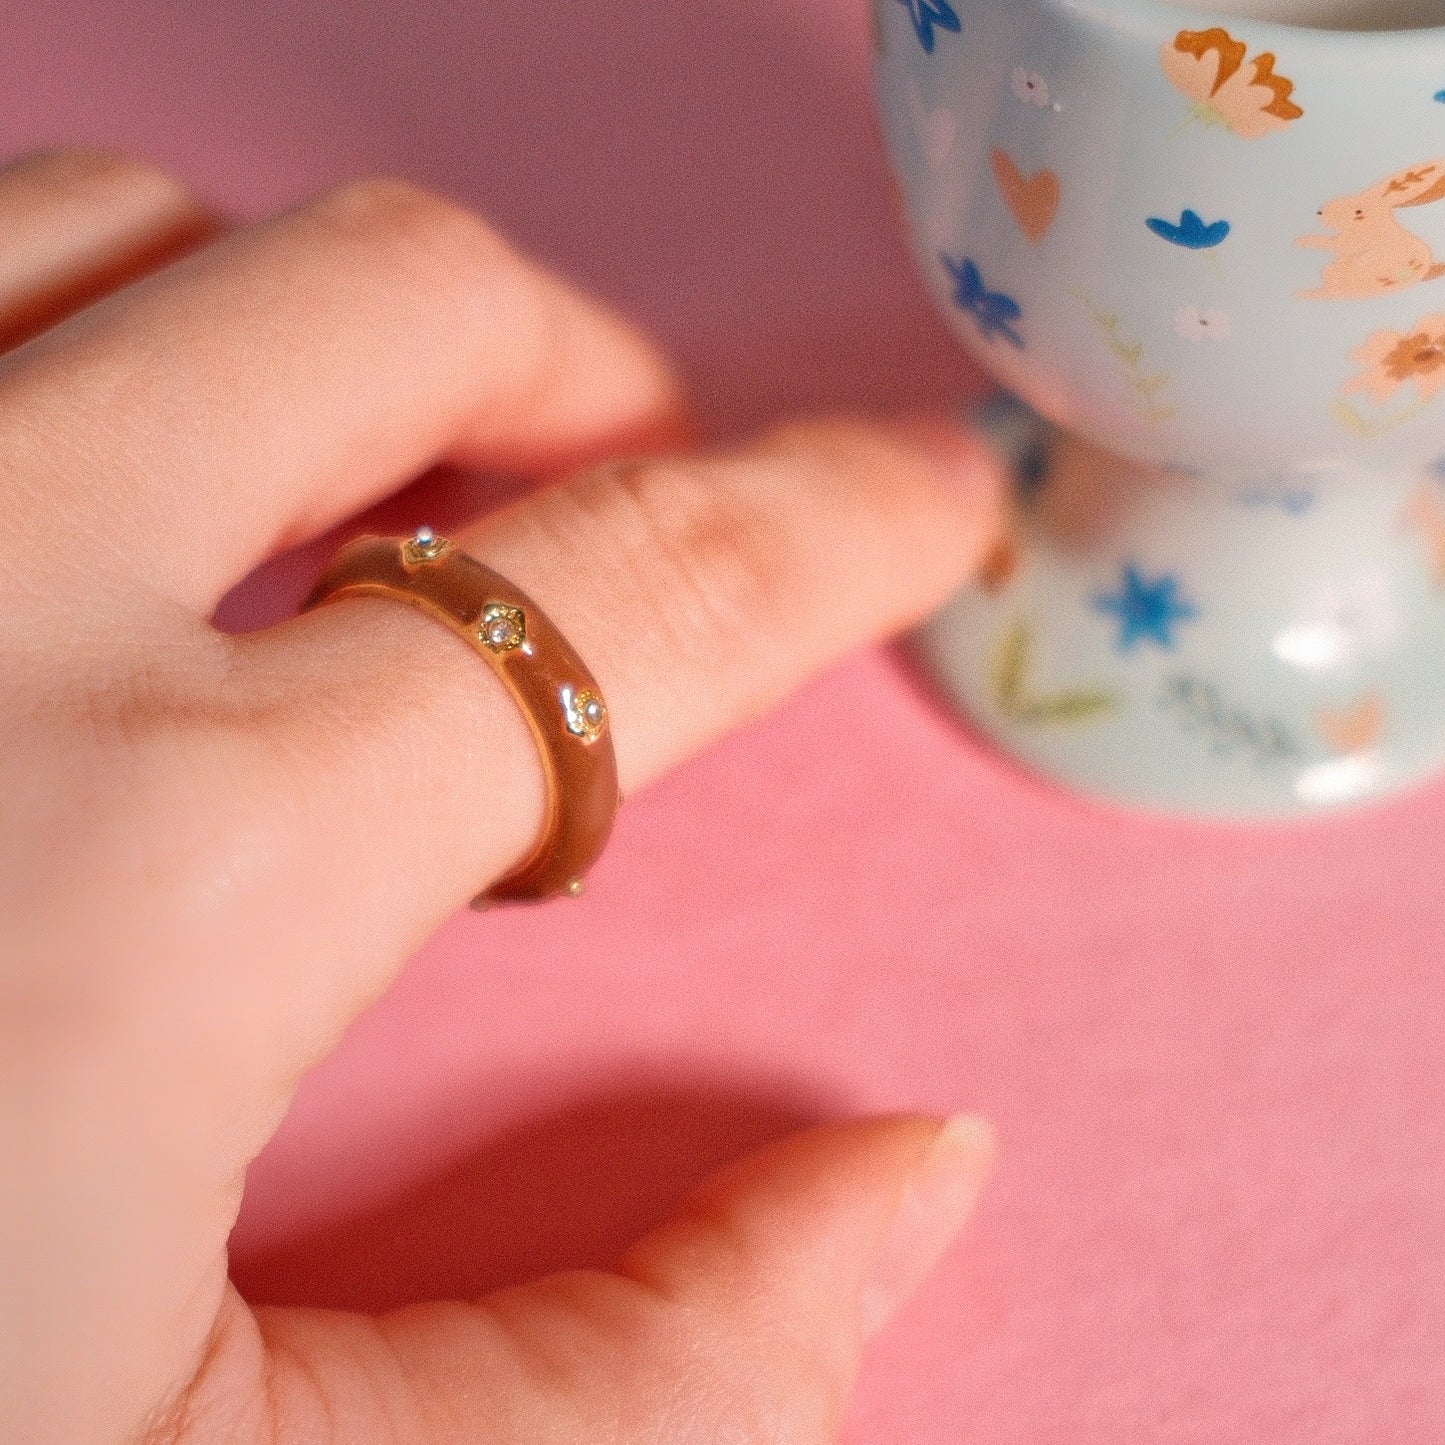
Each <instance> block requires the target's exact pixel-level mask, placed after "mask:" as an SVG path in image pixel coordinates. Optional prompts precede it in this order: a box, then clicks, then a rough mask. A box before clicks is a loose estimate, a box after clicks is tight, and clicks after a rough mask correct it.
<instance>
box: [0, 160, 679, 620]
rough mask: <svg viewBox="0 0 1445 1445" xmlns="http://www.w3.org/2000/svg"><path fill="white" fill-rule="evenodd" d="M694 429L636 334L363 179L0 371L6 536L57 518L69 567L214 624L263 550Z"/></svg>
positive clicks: (486, 235)
mask: <svg viewBox="0 0 1445 1445" xmlns="http://www.w3.org/2000/svg"><path fill="white" fill-rule="evenodd" d="M686 434H687V426H686V421H685V416H684V408H683V404H682V400H681V392H680V388H679V385H678V383H677V381H676V379H675V378H674V377H673V375H672V373H671V371H670V370H669V368H668V366H667V364H666V363H665V362H664V360H663V359H662V358H661V356H660V355H659V353H658V352H657V350H656V348H655V347H654V346H653V345H652V344H651V343H650V342H649V341H648V340H647V339H646V338H644V337H643V336H642V335H641V334H640V333H639V332H638V331H637V330H636V329H635V328H633V327H632V326H630V325H629V324H627V323H626V322H624V321H622V320H621V319H619V318H618V317H616V316H615V315H613V314H612V313H611V312H610V311H609V310H607V309H606V308H605V307H603V306H601V305H600V304H598V303H595V302H592V301H589V300H586V299H584V298H582V297H581V296H580V295H578V294H577V293H576V292H574V291H573V290H572V289H571V288H570V287H568V286H566V285H565V284H564V283H563V282H561V281H560V280H558V279H557V278H555V277H553V276H552V275H550V274H549V273H547V272H546V271H545V270H543V269H542V268H540V267H538V266H536V265H535V264H533V263H531V262H529V261H527V260H525V259H523V258H522V257H520V256H518V255H517V254H516V253H515V252H514V251H513V250H512V249H511V248H510V247H509V246H507V245H506V243H505V242H504V241H502V240H501V239H500V237H498V236H497V235H496V234H495V233H494V232H493V231H492V230H491V229H490V228H488V227H487V226H486V225H485V224H484V223H483V222H481V221H480V220H479V219H477V218H476V217H474V216H472V215H470V214H469V213H468V212H466V211H464V210H462V209H461V208H459V207H457V206H453V205H451V204H450V203H448V202H446V201H443V200H441V199H440V198H438V197H435V196H432V195H430V194H428V193H426V192H424V191H422V190H419V189H418V188H416V187H413V186H410V185H406V184H404V183H401V182H391V181H386V182H383V181H369V182H364V183H355V184H352V185H349V186H346V187H344V188H342V189H341V190H338V191H336V192H333V193H332V194H330V195H329V196H326V197H323V198H321V199H320V200H318V201H314V202H312V203H310V204H308V205H305V206H303V207H301V208H300V209H299V210H296V211H294V212H292V213H290V214H288V215H286V216H283V217H280V218H279V219H277V220H275V221H272V222H269V223H266V224H264V225H260V226H257V227H255V228H253V229H251V230H249V231H246V232H240V233H236V234H233V235H231V236H229V237H227V238H225V239H223V240H222V241H219V242H218V243H216V244H215V245H213V246H210V247H207V248H206V249H205V250H204V251H203V252H201V253H198V254H197V255H194V256H192V257H190V258H188V259H187V260H186V261H184V262H182V263H180V264H178V265H175V266H171V267H168V268H167V269H166V270H165V271H163V272H162V273H160V274H158V275H156V276H153V277H151V278H150V279H149V280H148V281H146V282H145V283H143V284H142V285H139V286H136V287H132V288H129V289H128V290H127V291H126V292H125V293H124V294H123V295H121V296H117V297H114V298H112V299H111V301H109V302H108V303H105V304H103V305H100V306H96V307H92V308H90V309H88V310H87V311H86V312H85V313H84V314H83V315H81V316H78V317H76V318H74V319H73V320H72V321H71V322H70V324H68V325H67V326H65V327H63V328H61V329H58V330H56V331H53V332H52V333H51V334H50V335H49V336H48V337H46V338H45V339H44V340H43V341H41V342H39V343H37V345H36V346H33V347H31V348H30V349H29V350H28V351H27V353H26V355H25V357H24V359H23V364H16V365H11V366H8V367H4V368H0V454H3V455H5V456H6V457H7V458H8V459H9V461H10V468H9V472H8V474H7V480H6V484H5V487H4V489H3V490H0V539H3V538H4V537H5V536H7V535H10V536H11V537H14V538H18V537H23V536H26V535H29V534H30V533H31V532H32V531H33V527H34V519H35V517H36V516H37V515H45V516H47V517H50V518H52V519H57V520H56V522H55V523H54V524H55V525H65V526H66V527H67V528H68V529H69V530H70V531H71V532H72V533H73V534H74V535H75V537H76V539H77V541H78V543H80V545H79V546H78V547H77V548H75V549H74V550H75V552H76V557H75V561H74V562H73V563H72V564H70V565H74V566H77V567H78V566H84V567H85V568H86V569H87V570H88V572H89V573H91V574H93V573H94V572H95V569H96V568H97V567H98V566H99V565H101V563H102V562H104V563H105V564H106V565H108V566H109V567H111V568H119V569H123V570H122V575H121V576H120V577H119V578H118V579H116V580H119V581H120V582H122V583H124V582H126V581H129V583H130V584H131V585H132V587H133V589H134V590H135V592H136V594H137V596H140V597H143V598H146V599H154V598H157V597H160V598H163V599H165V600H166V601H167V602H168V603H169V604H171V605H175V604H179V605H180V606H182V607H184V608H186V609H189V610H191V611H192V612H199V613H203V614H209V612H210V610H211V609H212V608H213V607H214V605H215V603H216V601H217V600H218V599H219V598H220V597H221V595H222V594H223V593H224V592H225V591H226V590H227V589H228V588H229V587H230V586H231V585H233V584H234V583H235V582H236V581H237V580H239V578H240V577H241V576H243V575H244V574H245V573H246V572H247V571H249V570H250V569H251V568H252V567H253V566H254V565H255V564H256V563H257V562H258V561H259V560H261V559H262V558H263V557H264V556H266V555H267V554H269V553H270V552H272V551H274V550H276V549H277V548H279V547H281V546H284V545H285V544H287V543H289V542H294V541H297V540H299V539H301V538H303V537H306V536H309V535H311V534H312V533H315V532H318V531H321V530H323V529H324V528H326V527H328V526H330V525H331V524H332V523H333V522H336V521H338V520H340V519H341V518H343V517H346V516H348V515H350V514H352V513H354V512H356V511H358V510H360V509H361V508H363V507H364V506H366V505H367V504H368V503H369V502H371V501H373V500H375V499H376V498H378V497H380V496H382V495H384V494H385V493H387V492H390V491H394V490H396V489H397V488H398V487H399V486H400V485H402V484H403V483H404V482H405V481H407V480H408V479H410V478H412V477H414V476H415V475H417V474H418V473H420V472H422V471H424V470H426V469H427V468H428V467H430V466H432V465H433V464H435V463H437V462H440V461H443V460H453V461H458V462H461V463H466V464H477V465H485V466H490V467H497V468H509V469H523V470H528V471H538V472H550V471H553V470H555V469H558V468H563V467H568V466H573V465H580V464H582V463H584V462H586V461H591V460H598V459H600V458H601V457H603V456H607V455H617V454H626V453H629V452H634V451H638V450H644V449H647V448H649V447H655V446H657V445H662V444H675V443H676V442H677V441H678V440H679V438H681V437H683V436H685V435H686ZM86 541H90V542H92V543H93V544H94V545H92V546H90V547H86V546H85V545H84V544H85V542H86ZM60 565H62V566H64V565H67V564H66V562H65V559H63V558H62V559H60ZM99 580H104V579H99ZM95 586H96V581H95V580H92V582H91V584H90V589H91V590H92V591H93V590H95Z"/></svg>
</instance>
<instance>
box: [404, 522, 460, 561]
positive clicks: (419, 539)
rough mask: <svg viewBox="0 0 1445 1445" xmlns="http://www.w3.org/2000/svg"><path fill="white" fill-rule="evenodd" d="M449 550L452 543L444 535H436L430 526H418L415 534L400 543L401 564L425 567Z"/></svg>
mask: <svg viewBox="0 0 1445 1445" xmlns="http://www.w3.org/2000/svg"><path fill="white" fill-rule="evenodd" d="M451 550H452V544H451V543H450V542H448V541H447V539H446V538H445V537H438V536H437V534H436V533H435V532H433V531H432V529H431V528H430V527H418V528H417V530H416V535H415V536H414V537H408V538H407V540H406V541H405V542H403V543H402V544H401V561H402V566H404V567H407V568H416V567H426V566H428V565H429V564H430V563H432V562H439V561H441V559H442V558H443V557H445V556H446V554H447V553H448V552H450V551H451Z"/></svg>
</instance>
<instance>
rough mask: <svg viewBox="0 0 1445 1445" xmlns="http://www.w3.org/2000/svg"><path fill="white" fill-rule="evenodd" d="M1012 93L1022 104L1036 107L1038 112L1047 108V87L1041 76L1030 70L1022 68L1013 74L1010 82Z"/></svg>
mask: <svg viewBox="0 0 1445 1445" xmlns="http://www.w3.org/2000/svg"><path fill="white" fill-rule="evenodd" d="M1011 84H1012V87H1013V93H1014V94H1015V95H1016V96H1017V97H1018V98H1019V99H1020V100H1021V101H1023V102H1024V104H1025V105H1036V106H1038V108H1039V109H1040V110H1047V109H1048V106H1049V87H1048V82H1047V81H1045V79H1044V78H1043V76H1042V75H1038V74H1036V73H1035V72H1034V71H1032V70H1025V69H1024V68H1023V66H1019V68H1018V69H1017V70H1016V71H1014V73H1013V80H1012V82H1011Z"/></svg>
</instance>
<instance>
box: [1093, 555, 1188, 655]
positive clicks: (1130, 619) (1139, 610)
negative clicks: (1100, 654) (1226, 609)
mask: <svg viewBox="0 0 1445 1445" xmlns="http://www.w3.org/2000/svg"><path fill="white" fill-rule="evenodd" d="M1094 610H1095V611H1096V612H1103V613H1107V614H1108V615H1110V616H1112V617H1117V618H1118V619H1119V621H1120V623H1121V624H1122V630H1121V631H1120V634H1119V651H1120V652H1133V650H1134V649H1135V648H1136V647H1137V646H1138V645H1139V644H1140V643H1141V642H1154V643H1157V644H1158V645H1159V646H1160V647H1163V648H1172V647H1173V646H1174V624H1175V623H1176V622H1192V621H1194V620H1195V619H1196V618H1197V617H1198V616H1199V612H1198V609H1197V608H1196V607H1195V606H1194V605H1193V603H1191V602H1186V601H1185V600H1184V599H1183V598H1182V597H1181V596H1180V595H1179V579H1178V578H1176V577H1171V576H1168V575H1167V574H1166V575H1165V576H1163V577H1160V578H1159V579H1158V581H1156V582H1147V581H1145V579H1144V574H1143V573H1142V572H1140V571H1139V569H1138V568H1137V567H1135V566H1133V565H1132V564H1130V565H1128V566H1126V567H1125V568H1124V579H1123V585H1122V587H1121V588H1120V590H1119V591H1118V592H1114V593H1101V594H1100V595H1099V596H1097V597H1095V598H1094Z"/></svg>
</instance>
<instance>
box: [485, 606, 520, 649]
mask: <svg viewBox="0 0 1445 1445" xmlns="http://www.w3.org/2000/svg"><path fill="white" fill-rule="evenodd" d="M477 635H478V636H479V637H480V638H481V639H482V641H483V643H485V644H486V646H487V647H488V648H490V649H491V651H493V652H516V651H517V649H518V648H520V647H525V646H526V644H527V618H526V614H525V613H523V612H522V610H521V609H520V608H518V607H508V606H507V605H506V604H505V603H504V602H489V603H488V604H487V605H486V607H485V608H483V610H482V617H481V625H480V627H479V628H478V629H477Z"/></svg>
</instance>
